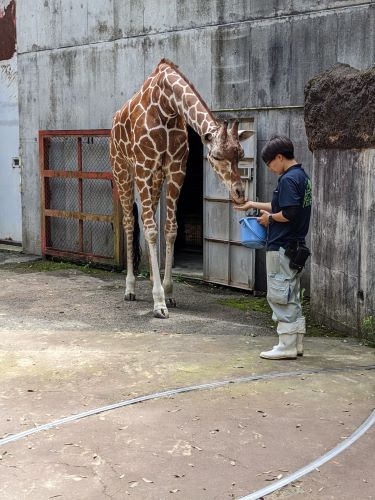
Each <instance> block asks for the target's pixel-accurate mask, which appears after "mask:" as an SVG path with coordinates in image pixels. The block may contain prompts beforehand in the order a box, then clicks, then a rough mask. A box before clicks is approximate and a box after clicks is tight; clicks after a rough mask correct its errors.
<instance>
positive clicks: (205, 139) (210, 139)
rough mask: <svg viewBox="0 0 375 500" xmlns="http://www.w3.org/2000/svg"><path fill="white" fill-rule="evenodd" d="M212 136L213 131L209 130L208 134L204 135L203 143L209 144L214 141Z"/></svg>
mask: <svg viewBox="0 0 375 500" xmlns="http://www.w3.org/2000/svg"><path fill="white" fill-rule="evenodd" d="M212 137H213V135H212V134H211V132H208V133H207V134H204V135H203V136H202V142H203V144H208V143H209V142H211V141H212Z"/></svg>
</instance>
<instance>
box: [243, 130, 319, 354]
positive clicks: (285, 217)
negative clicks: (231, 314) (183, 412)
mask: <svg viewBox="0 0 375 500" xmlns="http://www.w3.org/2000/svg"><path fill="white" fill-rule="evenodd" d="M261 155H262V159H263V161H264V162H265V163H266V165H267V167H268V168H269V169H270V170H271V171H272V172H274V173H275V174H277V175H279V180H278V183H277V187H276V189H275V190H274V192H273V197H272V201H271V202H269V203H261V202H256V201H248V202H246V203H245V204H244V205H241V206H237V207H236V206H235V207H234V208H235V209H237V210H249V209H257V210H260V212H261V216H260V217H259V218H258V222H259V223H260V224H262V225H263V226H265V227H266V228H267V246H266V250H267V255H266V267H267V300H268V303H269V305H270V306H271V308H272V311H273V314H272V319H274V320H275V321H277V322H278V325H277V333H278V336H279V343H278V345H277V346H274V347H273V349H271V350H270V351H265V352H262V353H261V354H260V357H261V358H266V359H296V357H297V355H301V356H302V355H303V335H304V334H305V332H306V324H305V318H304V316H303V314H302V308H301V301H300V277H301V270H302V269H303V265H304V263H305V261H306V259H307V257H308V255H309V251H308V249H307V248H306V246H305V237H306V235H307V232H308V229H309V224H310V214H311V181H310V179H309V177H308V176H307V174H306V172H305V171H304V170H303V168H302V167H301V164H299V163H297V161H296V160H295V158H294V146H293V143H292V141H291V140H290V139H289V138H288V137H285V136H273V137H271V139H270V140H269V141H268V142H267V143H266V145H265V146H264V148H263V150H262V153H261Z"/></svg>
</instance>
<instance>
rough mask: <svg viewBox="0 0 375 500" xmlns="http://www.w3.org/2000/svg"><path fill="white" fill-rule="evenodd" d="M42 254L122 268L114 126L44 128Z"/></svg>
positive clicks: (41, 143) (41, 136)
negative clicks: (113, 159) (111, 128)
mask: <svg viewBox="0 0 375 500" xmlns="http://www.w3.org/2000/svg"><path fill="white" fill-rule="evenodd" d="M39 155H40V170H41V185H42V193H41V195H42V253H43V255H52V256H61V257H66V258H69V259H73V260H80V261H86V262H96V263H106V264H112V265H115V266H117V267H122V266H123V237H122V225H121V208H120V203H119V199H118V195H117V190H116V188H115V185H114V182H113V177H112V172H111V166H110V162H109V130H95V131H93V130H89V131H81V130H80V131H58V132H57V131H40V132H39Z"/></svg>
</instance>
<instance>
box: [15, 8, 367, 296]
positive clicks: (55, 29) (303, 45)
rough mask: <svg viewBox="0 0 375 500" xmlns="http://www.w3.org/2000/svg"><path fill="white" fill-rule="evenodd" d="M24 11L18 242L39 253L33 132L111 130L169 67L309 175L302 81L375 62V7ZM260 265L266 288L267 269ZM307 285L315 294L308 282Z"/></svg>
mask: <svg viewBox="0 0 375 500" xmlns="http://www.w3.org/2000/svg"><path fill="white" fill-rule="evenodd" d="M62 5H63V8H62V7H61V6H62ZM18 6H19V8H18V20H17V23H18V26H17V27H18V33H19V41H18V64H19V74H20V78H19V90H20V119H21V126H20V134H21V145H22V149H23V159H24V163H25V171H24V177H23V190H24V193H23V203H24V207H25V208H24V215H23V226H24V238H23V239H24V244H25V247H26V249H27V250H28V251H31V252H34V253H39V252H40V240H39V234H40V229H39V228H40V223H39V217H40V216H39V198H38V193H39V177H38V156H37V143H36V137H37V131H38V129H44V128H49V129H78V128H102V127H103V128H109V127H110V125H111V118H112V115H113V112H114V111H115V110H116V109H118V108H119V107H120V106H121V105H122V104H123V102H124V101H125V100H126V99H127V98H129V97H130V96H131V95H132V94H133V93H134V91H135V90H137V89H138V88H139V86H140V85H141V84H142V82H143V80H144V78H145V76H147V75H148V74H149V73H150V72H151V71H152V69H153V68H154V67H155V65H156V64H157V63H158V61H159V60H160V59H161V58H162V57H167V58H169V59H171V60H173V61H174V62H175V63H176V64H179V65H180V68H181V70H182V71H183V72H184V73H185V74H186V75H187V76H188V77H189V78H190V79H191V80H192V82H193V83H194V84H195V86H196V87H197V89H199V92H200V93H201V95H202V97H203V98H204V99H205V100H206V102H207V104H208V105H209V106H211V107H212V108H213V109H214V110H222V109H224V108H231V109H233V108H234V109H235V110H241V109H243V108H246V110H245V111H242V115H246V114H247V115H256V117H257V123H258V128H257V133H258V145H257V150H258V151H260V150H261V149H262V146H263V144H264V143H265V141H266V139H267V137H268V136H269V135H270V134H272V133H285V134H288V135H290V136H291V138H292V139H293V141H294V142H295V144H296V154H297V157H298V159H299V160H300V161H302V162H303V163H304V165H305V167H306V170H307V171H308V172H310V171H311V163H312V156H311V154H310V153H309V151H308V148H307V141H306V136H305V132H304V123H303V109H302V106H303V89H304V86H305V84H306V82H307V80H309V79H310V78H312V77H313V76H314V75H316V74H318V73H320V72H321V71H323V70H324V69H326V68H328V67H330V66H332V65H333V64H334V63H336V62H337V61H339V62H343V63H348V64H351V65H352V66H355V67H357V68H359V69H361V68H365V67H368V66H370V65H371V64H372V62H373V60H374V55H375V47H374V44H372V43H369V42H368V33H372V32H374V25H375V8H374V5H372V4H371V2H368V1H351V2H348V1H329V0H312V1H309V2H306V1H303V0H288V1H281V0H265V1H262V2H259V1H256V0H254V1H247V0H211V1H209V2H201V1H200V0H189V1H187V0H171V1H168V2H161V1H159V0H147V1H142V0H131V1H128V2H123V0H113V1H109V0H108V1H99V0H97V1H94V0H91V1H88V0H82V1H80V2H76V1H75V0H64V2H60V1H58V0H38V1H35V0H18ZM333 41H334V42H333ZM291 106H301V107H300V108H298V107H297V108H293V107H291ZM254 108H255V109H254ZM262 108H270V109H262ZM233 113H234V114H236V113H237V114H239V113H241V111H234V112H233ZM258 164H259V172H258V196H259V199H270V196H271V193H272V189H273V187H274V185H275V183H276V177H275V176H274V175H273V174H270V173H269V172H267V169H266V168H265V167H264V165H262V164H261V163H260V162H258ZM260 263H261V266H258V275H257V278H258V287H262V286H263V287H264V265H263V263H262V257H260ZM305 282H306V284H305V287H306V288H308V275H307V276H306V278H305Z"/></svg>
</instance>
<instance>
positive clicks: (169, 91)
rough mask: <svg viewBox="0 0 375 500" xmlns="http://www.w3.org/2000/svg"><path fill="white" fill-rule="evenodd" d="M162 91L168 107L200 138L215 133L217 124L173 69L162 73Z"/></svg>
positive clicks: (193, 91)
mask: <svg viewBox="0 0 375 500" xmlns="http://www.w3.org/2000/svg"><path fill="white" fill-rule="evenodd" d="M163 74H164V75H163V77H162V91H163V92H164V93H165V95H166V96H167V97H168V101H169V105H170V106H171V107H172V109H173V110H174V111H175V112H177V114H179V115H180V116H183V117H184V118H185V120H186V122H187V123H188V124H189V125H190V126H191V127H192V128H193V129H194V130H195V132H197V134H199V135H200V136H201V137H202V136H204V135H205V134H207V133H208V132H211V133H213V132H215V131H216V130H217V129H218V124H217V122H216V120H215V118H214V117H213V116H212V113H211V111H210V110H209V109H208V107H207V105H206V103H205V102H204V101H203V99H202V98H201V97H200V95H199V94H198V92H197V91H196V90H195V88H194V87H193V85H192V84H191V83H190V82H189V81H187V79H186V78H185V77H184V76H183V75H182V74H180V73H179V71H176V70H175V69H174V68H171V67H169V66H167V68H166V69H165V70H164V71H163Z"/></svg>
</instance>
